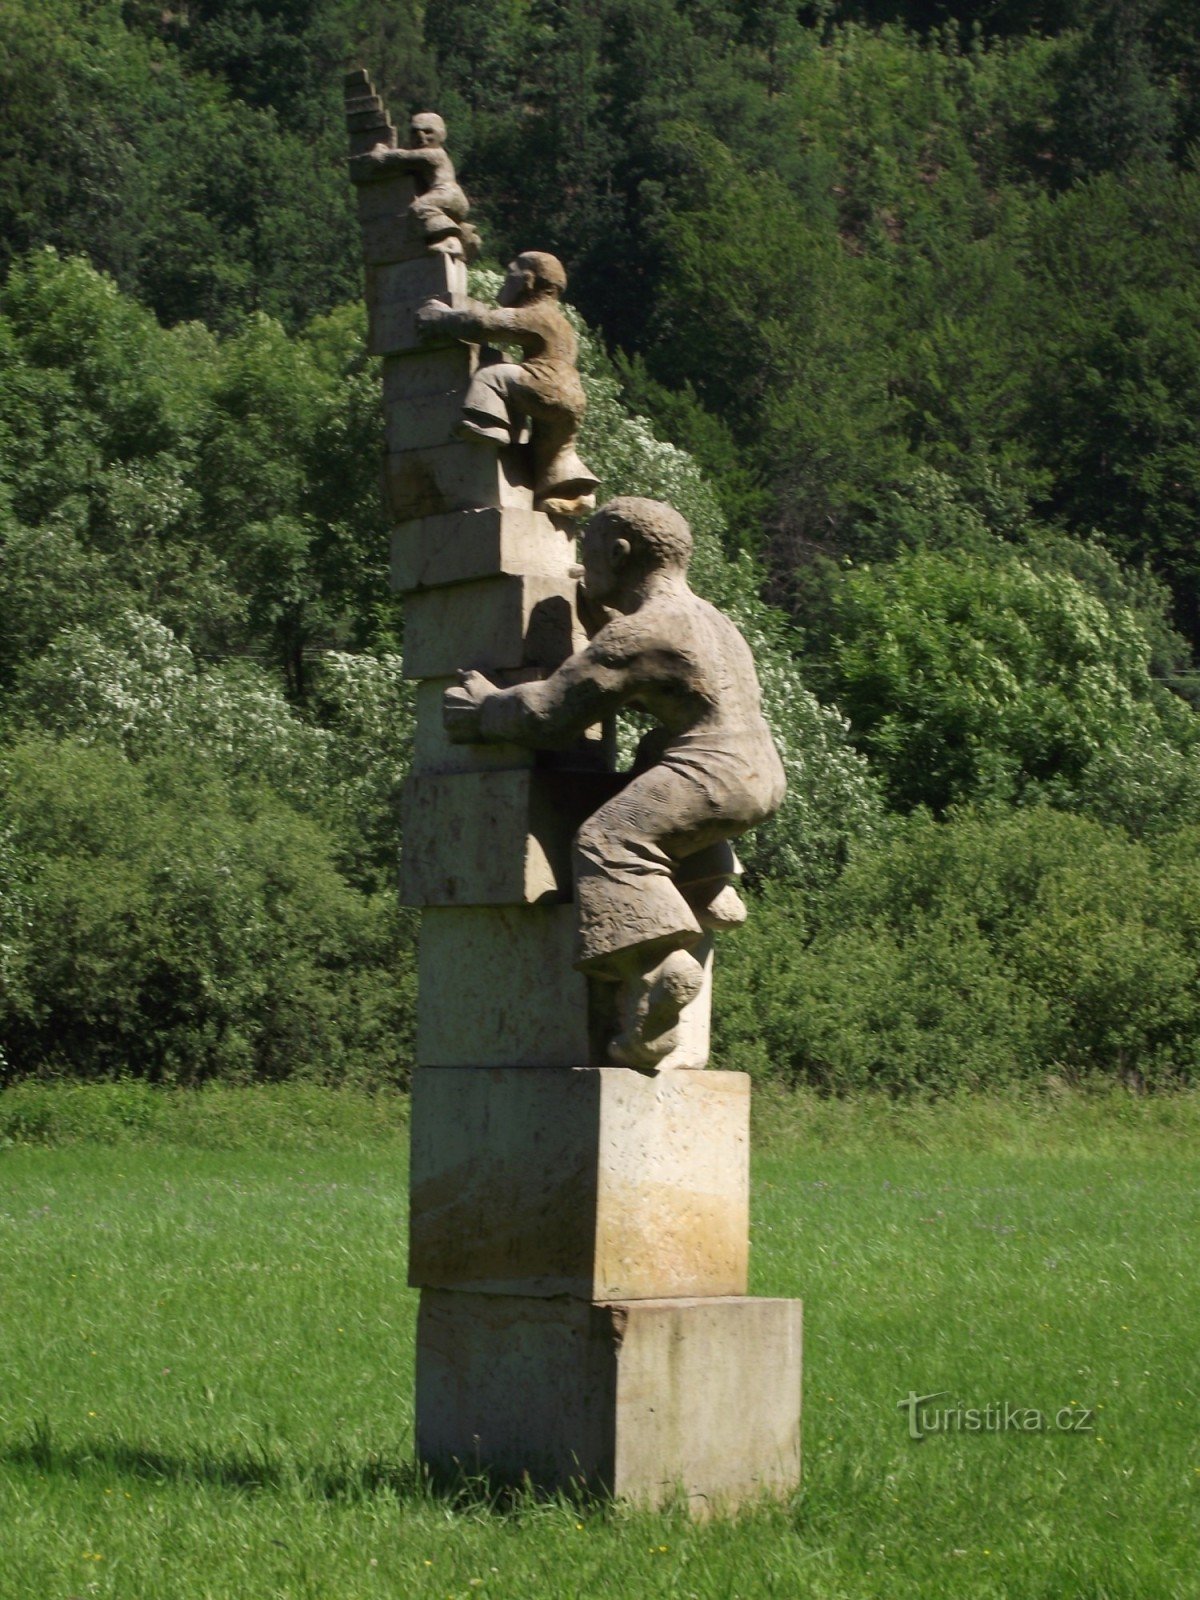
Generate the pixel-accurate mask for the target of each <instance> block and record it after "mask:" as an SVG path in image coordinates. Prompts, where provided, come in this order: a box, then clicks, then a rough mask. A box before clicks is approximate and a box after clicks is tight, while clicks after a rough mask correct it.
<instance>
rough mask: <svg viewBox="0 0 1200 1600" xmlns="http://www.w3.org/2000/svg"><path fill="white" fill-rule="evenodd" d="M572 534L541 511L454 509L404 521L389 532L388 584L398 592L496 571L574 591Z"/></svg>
mask: <svg viewBox="0 0 1200 1600" xmlns="http://www.w3.org/2000/svg"><path fill="white" fill-rule="evenodd" d="M574 561H575V536H574V534H573V533H571V532H570V531H569V530H567V529H563V528H557V527H555V525H554V523H553V522H551V520H550V518H549V517H547V516H544V515H543V514H542V513H541V512H540V511H517V510H500V509H499V508H495V507H492V508H489V509H488V510H486V511H459V512H452V513H450V515H448V516H442V517H422V518H419V519H418V520H416V521H413V522H406V523H404V524H403V525H402V526H401V527H399V528H397V529H395V531H394V532H393V534H392V588H393V589H394V590H395V591H396V592H397V593H398V594H407V593H409V592H410V591H411V590H413V589H427V588H432V587H436V586H437V585H439V584H445V583H469V582H471V581H472V580H473V579H476V578H489V577H494V576H496V575H497V574H500V573H506V574H509V575H512V576H523V575H526V574H533V573H538V574H542V575H544V576H546V577H554V578H558V579H559V580H561V582H562V584H563V586H564V588H567V589H573V587H574V582H573V580H572V579H571V577H570V570H571V567H572V565H573V563H574Z"/></svg>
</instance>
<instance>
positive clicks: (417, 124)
mask: <svg viewBox="0 0 1200 1600" xmlns="http://www.w3.org/2000/svg"><path fill="white" fill-rule="evenodd" d="M408 127H409V133H410V136H411V138H412V148H413V149H414V150H435V149H436V150H440V149H441V147H442V145H444V144H445V142H446V124H445V123H444V122H443V121H442V119H441V117H439V116H438V114H437V112H436V111H418V112H417V114H416V116H414V117H413V119H412V121H411V122H410V123H409V125H408Z"/></svg>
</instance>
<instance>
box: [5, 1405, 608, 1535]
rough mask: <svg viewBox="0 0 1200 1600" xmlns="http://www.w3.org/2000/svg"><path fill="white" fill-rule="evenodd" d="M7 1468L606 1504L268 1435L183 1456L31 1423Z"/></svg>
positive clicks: (256, 1489) (495, 1501) (496, 1510)
mask: <svg viewBox="0 0 1200 1600" xmlns="http://www.w3.org/2000/svg"><path fill="white" fill-rule="evenodd" d="M0 1463H3V1464H6V1465H9V1466H13V1467H21V1468H26V1469H32V1470H33V1471H35V1472H38V1473H41V1474H42V1475H43V1476H46V1477H51V1476H54V1477H64V1478H75V1479H81V1480H82V1479H86V1478H93V1477H112V1476H113V1475H114V1474H115V1475H117V1476H122V1477H127V1478H135V1479H139V1480H141V1481H144V1482H149V1483H155V1484H170V1483H180V1484H190V1485H203V1486H206V1487H210V1488H214V1489H226V1490H233V1491H236V1492H240V1493H250V1494H259V1493H263V1494H284V1495H298V1496H300V1497H301V1498H304V1499H311V1500H326V1501H331V1500H332V1501H337V1500H340V1501H347V1502H357V1501H365V1500H369V1499H373V1498H376V1497H378V1496H386V1497H388V1498H394V1499H396V1500H399V1501H402V1502H407V1503H408V1504H410V1505H418V1504H433V1503H436V1504H438V1505H439V1506H441V1507H442V1508H445V1506H446V1505H447V1504H449V1505H450V1506H452V1507H453V1508H454V1509H455V1510H458V1511H462V1512H468V1513H475V1514H479V1513H485V1514H493V1515H497V1516H512V1515H514V1514H519V1513H521V1512H523V1511H531V1510H534V1509H541V1510H545V1509H546V1508H547V1506H548V1505H558V1506H567V1505H569V1506H570V1507H571V1508H572V1510H573V1511H576V1512H579V1511H582V1510H583V1509H584V1508H585V1506H590V1508H591V1509H593V1510H594V1509H596V1508H597V1506H598V1505H599V1504H600V1500H599V1499H598V1498H597V1497H595V1496H589V1495H587V1494H586V1493H584V1492H582V1491H581V1492H580V1493H578V1494H564V1493H561V1492H560V1493H557V1494H553V1495H547V1494H544V1493H539V1492H538V1491H537V1490H535V1489H534V1488H533V1487H531V1486H530V1485H528V1484H524V1485H515V1486H514V1485H511V1484H500V1483H494V1482H492V1481H490V1480H489V1479H488V1477H487V1475H486V1474H483V1473H474V1474H469V1473H466V1472H461V1473H459V1474H457V1475H456V1476H454V1477H447V1476H445V1475H439V1476H437V1477H434V1476H432V1475H431V1474H430V1472H429V1471H428V1469H427V1468H426V1467H424V1466H423V1465H422V1464H421V1463H420V1462H419V1461H417V1460H415V1459H412V1458H406V1457H402V1456H395V1457H392V1456H388V1455H386V1454H384V1453H382V1452H375V1451H371V1452H368V1453H367V1454H366V1455H365V1456H362V1457H359V1456H355V1455H353V1454H352V1453H351V1452H350V1451H348V1450H344V1449H339V1448H336V1447H335V1448H334V1449H332V1450H331V1451H330V1453H329V1455H328V1456H327V1457H325V1458H324V1459H321V1458H318V1459H314V1460H307V1461H306V1460H303V1459H302V1458H300V1457H298V1456H296V1455H294V1454H292V1453H291V1452H290V1450H289V1448H288V1447H287V1446H286V1445H285V1444H283V1443H282V1442H280V1441H275V1440H271V1439H270V1438H269V1437H264V1438H263V1440H262V1442H261V1443H260V1444H256V1445H252V1446H249V1447H248V1448H246V1449H245V1450H241V1451H236V1450H235V1451H228V1452H219V1451H214V1450H209V1449H205V1448H203V1447H197V1448H196V1449H195V1450H192V1451H188V1452H186V1453H181V1454H172V1453H170V1452H168V1451H165V1450H157V1449H154V1448H153V1447H152V1446H149V1445H145V1444H133V1443H130V1442H128V1441H127V1440H123V1439H113V1438H107V1439H104V1438H101V1439H95V1440H92V1441H90V1442H88V1443H86V1444H71V1445H65V1444H60V1443H59V1442H58V1441H57V1440H55V1438H54V1437H53V1434H52V1431H51V1429H50V1427H49V1424H48V1423H47V1422H45V1421H38V1422H35V1423H33V1424H31V1426H30V1428H29V1434H28V1438H27V1440H26V1441H25V1442H23V1443H18V1444H10V1445H7V1446H6V1447H4V1448H0Z"/></svg>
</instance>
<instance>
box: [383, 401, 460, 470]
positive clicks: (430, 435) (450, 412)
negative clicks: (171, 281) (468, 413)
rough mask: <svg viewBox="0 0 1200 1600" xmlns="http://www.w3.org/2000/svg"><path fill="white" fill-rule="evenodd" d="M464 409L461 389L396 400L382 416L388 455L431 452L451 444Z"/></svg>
mask: <svg viewBox="0 0 1200 1600" xmlns="http://www.w3.org/2000/svg"><path fill="white" fill-rule="evenodd" d="M462 407H463V391H462V390H461V389H449V390H445V391H443V392H442V393H440V394H423V395H414V396H413V397H412V398H411V399H407V400H393V401H392V403H391V404H390V405H389V406H387V407H386V408H385V410H384V414H383V416H384V432H385V436H386V440H387V448H388V451H389V453H392V454H399V453H400V452H402V451H405V450H428V449H430V448H431V447H432V446H435V445H441V444H452V443H453V442H454V430H455V428H457V427H458V425H459V423H460V422H461V421H462Z"/></svg>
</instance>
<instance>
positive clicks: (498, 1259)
mask: <svg viewBox="0 0 1200 1600" xmlns="http://www.w3.org/2000/svg"><path fill="white" fill-rule="evenodd" d="M749 1151H750V1080H749V1078H748V1077H747V1075H746V1074H745V1073H742V1072H680V1073H671V1072H667V1073H663V1072H660V1073H658V1074H657V1075H652V1074H643V1073H639V1072H633V1071H630V1070H629V1069H628V1068H625V1067H600V1068H586V1067H585V1068H581V1069H580V1068H577V1069H575V1070H567V1071H564V1070H562V1069H560V1068H548V1069H538V1068H529V1067H521V1066H515V1067H509V1068H507V1069H501V1070H494V1071H487V1070H483V1069H480V1068H472V1067H461V1068H458V1069H455V1070H436V1071H431V1070H421V1071H419V1072H417V1074H416V1076H415V1079H414V1082H413V1109H412V1167H411V1196H412V1198H411V1210H410V1217H411V1221H410V1237H411V1244H410V1251H409V1282H410V1283H413V1284H419V1285H421V1286H422V1287H424V1288H443V1289H464V1290H474V1291H481V1292H487V1293H493V1294H521V1295H563V1294H569V1295H574V1296H576V1297H577V1298H579V1299H583V1300H618V1299H626V1298H629V1299H658V1298H662V1297H666V1296H686V1295H739V1294H744V1293H745V1291H746V1282H747V1264H748V1243H747V1241H748V1237H749V1221H750V1214H749V1194H750V1172H749Z"/></svg>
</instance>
